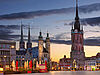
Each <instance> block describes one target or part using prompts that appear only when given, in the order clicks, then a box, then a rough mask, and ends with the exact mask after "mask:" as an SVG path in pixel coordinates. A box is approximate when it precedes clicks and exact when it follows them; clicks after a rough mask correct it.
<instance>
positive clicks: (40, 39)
mask: <svg viewBox="0 0 100 75" xmlns="http://www.w3.org/2000/svg"><path fill="white" fill-rule="evenodd" d="M38 50H39V51H38V59H39V63H40V62H41V60H42V56H43V37H42V32H41V31H40V33H39V37H38Z"/></svg>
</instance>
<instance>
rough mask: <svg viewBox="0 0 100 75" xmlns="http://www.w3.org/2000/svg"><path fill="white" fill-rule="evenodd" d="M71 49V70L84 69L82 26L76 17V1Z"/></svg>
mask: <svg viewBox="0 0 100 75" xmlns="http://www.w3.org/2000/svg"><path fill="white" fill-rule="evenodd" d="M71 41H72V47H71V52H70V57H71V65H72V69H73V68H76V69H84V64H85V52H84V46H83V26H82V25H80V21H79V16H78V1H77V0H76V17H75V23H74V26H73V25H72V30H71Z"/></svg>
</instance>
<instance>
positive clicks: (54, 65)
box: [50, 61, 58, 71]
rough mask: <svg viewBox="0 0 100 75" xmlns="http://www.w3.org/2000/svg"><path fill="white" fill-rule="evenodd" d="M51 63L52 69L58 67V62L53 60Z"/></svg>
mask: <svg viewBox="0 0 100 75" xmlns="http://www.w3.org/2000/svg"><path fill="white" fill-rule="evenodd" d="M50 64H51V71H56V70H57V69H58V64H57V62H55V61H52V62H51V63H50Z"/></svg>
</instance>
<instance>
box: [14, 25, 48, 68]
mask: <svg viewBox="0 0 100 75" xmlns="http://www.w3.org/2000/svg"><path fill="white" fill-rule="evenodd" d="M19 44H20V45H19V47H20V48H19V50H17V51H16V61H17V62H18V67H24V65H25V63H26V62H30V61H31V60H35V61H36V62H38V64H42V63H45V61H47V62H49V59H50V38H49V33H47V37H46V40H45V42H44V40H43V37H42V32H41V31H40V33H39V37H38V46H36V47H32V42H31V37H30V26H29V28H28V41H27V44H26V45H27V46H26V47H27V48H26V49H25V42H24V40H23V25H22V24H21V40H20V43H19ZM44 44H45V46H44ZM35 64H36V63H35ZM27 67H28V66H27Z"/></svg>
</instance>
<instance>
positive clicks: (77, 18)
mask: <svg viewBox="0 0 100 75" xmlns="http://www.w3.org/2000/svg"><path fill="white" fill-rule="evenodd" d="M75 20H79V16H78V0H76V17H75Z"/></svg>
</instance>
